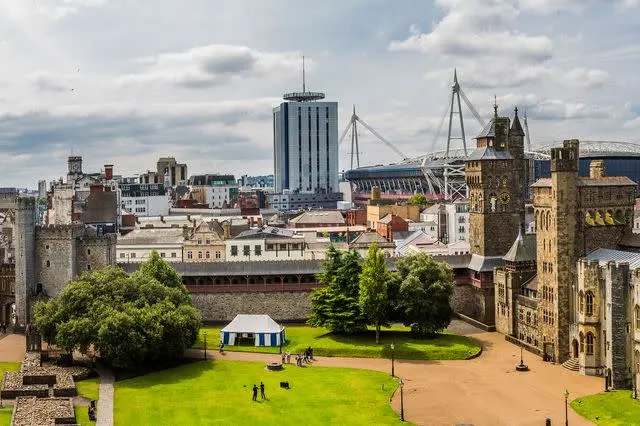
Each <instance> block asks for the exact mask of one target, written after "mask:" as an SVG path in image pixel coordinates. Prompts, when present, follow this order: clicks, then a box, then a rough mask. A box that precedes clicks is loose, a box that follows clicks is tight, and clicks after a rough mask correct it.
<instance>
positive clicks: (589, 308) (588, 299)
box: [584, 291, 593, 316]
mask: <svg viewBox="0 0 640 426" xmlns="http://www.w3.org/2000/svg"><path fill="white" fill-rule="evenodd" d="M584 309H585V314H586V315H588V316H591V315H593V293H591V292H590V291H587V292H586V294H585V308H584Z"/></svg>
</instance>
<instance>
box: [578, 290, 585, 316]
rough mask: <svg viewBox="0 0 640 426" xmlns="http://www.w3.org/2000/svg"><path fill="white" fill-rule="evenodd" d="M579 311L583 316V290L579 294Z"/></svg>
mask: <svg viewBox="0 0 640 426" xmlns="http://www.w3.org/2000/svg"><path fill="white" fill-rule="evenodd" d="M578 311H579V312H580V313H581V314H582V313H584V292H583V291H582V290H580V293H578Z"/></svg>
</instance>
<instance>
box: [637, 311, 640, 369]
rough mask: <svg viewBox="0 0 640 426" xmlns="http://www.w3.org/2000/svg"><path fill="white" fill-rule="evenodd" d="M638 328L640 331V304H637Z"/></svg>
mask: <svg viewBox="0 0 640 426" xmlns="http://www.w3.org/2000/svg"><path fill="white" fill-rule="evenodd" d="M636 328H637V329H638V330H639V331H640V306H639V305H636ZM639 361H640V360H639Z"/></svg>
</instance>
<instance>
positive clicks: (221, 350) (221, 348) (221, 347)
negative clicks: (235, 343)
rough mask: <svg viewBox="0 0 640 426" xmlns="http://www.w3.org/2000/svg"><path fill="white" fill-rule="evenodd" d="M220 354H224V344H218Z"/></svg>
mask: <svg viewBox="0 0 640 426" xmlns="http://www.w3.org/2000/svg"><path fill="white" fill-rule="evenodd" d="M220 353H224V342H220Z"/></svg>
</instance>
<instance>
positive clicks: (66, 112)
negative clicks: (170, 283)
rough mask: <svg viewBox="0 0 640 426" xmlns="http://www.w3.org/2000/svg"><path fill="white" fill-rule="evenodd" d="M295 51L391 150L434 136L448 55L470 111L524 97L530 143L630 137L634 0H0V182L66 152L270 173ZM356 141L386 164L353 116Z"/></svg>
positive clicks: (506, 110) (20, 182) (638, 14)
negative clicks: (278, 111)
mask: <svg viewBox="0 0 640 426" xmlns="http://www.w3.org/2000/svg"><path fill="white" fill-rule="evenodd" d="M303 55H304V56H305V57H306V58H307V59H306V64H307V72H306V75H307V88H308V89H309V90H313V91H323V92H325V93H326V96H327V100H333V101H337V102H338V103H339V121H340V124H339V127H340V130H341V131H342V129H344V128H345V127H346V126H347V124H348V122H349V119H350V114H351V111H352V109H353V107H354V106H355V108H356V110H357V113H358V115H359V116H360V118H362V119H363V120H364V121H365V122H366V123H367V124H369V125H370V126H371V127H373V128H374V129H375V130H377V131H378V132H379V133H380V134H381V135H383V136H384V137H385V138H386V139H388V140H389V141H391V142H392V143H393V144H394V145H395V146H396V147H397V148H398V149H399V150H400V151H402V152H403V153H405V154H406V155H407V156H409V157H412V156H417V155H420V154H424V153H427V152H432V151H438V150H442V149H444V148H445V146H446V128H447V122H446V121H445V122H444V126H442V123H443V117H444V116H445V113H446V110H447V108H448V104H449V102H450V96H451V83H452V79H453V70H454V68H456V69H457V72H458V77H459V81H460V84H461V87H462V89H463V91H464V93H465V95H466V96H467V97H468V99H469V100H470V101H471V103H472V104H473V105H474V107H475V109H476V110H477V111H478V113H479V114H480V116H481V118H482V119H484V120H487V119H488V118H490V116H491V114H492V113H493V104H494V97H495V100H496V102H497V104H498V108H499V112H500V114H501V115H512V114H513V109H514V107H516V106H517V107H518V108H519V111H520V114H521V115H522V114H523V112H524V111H525V110H526V113H527V116H528V121H529V128H530V136H531V140H532V144H533V145H534V146H537V145H544V144H548V143H550V142H552V141H558V140H563V139H567V138H578V139H583V140H616V141H627V142H638V143H640V135H639V133H640V79H638V78H637V71H638V69H639V68H640V0H435V1H434V2H430V1H426V0H388V1H383V0H324V1H322V2H308V1H304V2H303V1H299V0H269V1H263V0H237V1H220V0H183V1H179V2H178V1H174V0H154V1H153V2H151V1H148V0H145V1H143V0H0V187H1V186H17V187H30V188H35V187H36V186H37V181H38V180H39V179H46V180H48V181H49V180H51V179H57V178H59V177H60V176H63V175H64V174H66V158H67V157H68V156H69V155H71V154H74V155H82V156H83V159H84V171H87V172H97V171H99V170H100V169H101V168H102V166H103V165H104V164H114V165H115V173H116V174H122V175H125V176H131V175H137V174H139V173H141V172H143V171H146V170H148V169H154V168H155V163H156V161H157V159H158V157H161V156H174V157H175V158H176V159H177V160H178V161H179V162H186V163H187V164H188V166H189V173H190V174H195V173H233V174H235V175H236V176H238V177H239V176H240V175H242V174H249V175H258V174H269V173H273V130H272V108H273V107H274V106H276V105H277V104H278V103H279V102H280V101H281V96H282V94H283V93H285V92H289V91H296V90H300V89H301V86H302V79H301V70H302V60H301V58H302V56H303ZM463 117H464V119H465V127H466V133H467V136H468V137H471V138H472V137H473V136H475V135H476V134H477V133H479V131H480V130H481V126H480V124H479V123H478V121H477V120H476V119H475V118H474V117H473V115H472V114H471V113H470V111H469V110H468V109H467V108H466V106H464V104H463ZM453 132H454V135H458V133H457V132H459V131H458V130H457V128H456V127H455V126H454V130H453ZM473 143H474V141H473V140H469V141H468V144H469V145H472V144H473ZM349 145H350V144H349V143H348V142H345V143H344V144H343V145H342V146H341V149H340V169H341V170H343V169H348V168H349V151H350V146H349ZM454 147H461V141H459V140H455V141H454ZM360 152H361V154H360V158H361V165H373V164H382V163H389V162H396V161H399V160H401V158H400V157H399V156H398V155H397V154H396V153H394V152H393V151H392V150H390V149H389V148H388V147H386V146H385V145H384V144H382V143H380V142H379V141H377V140H376V139H375V138H374V137H373V136H371V135H370V134H368V133H367V131H366V130H364V129H362V128H361V133H360Z"/></svg>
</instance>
